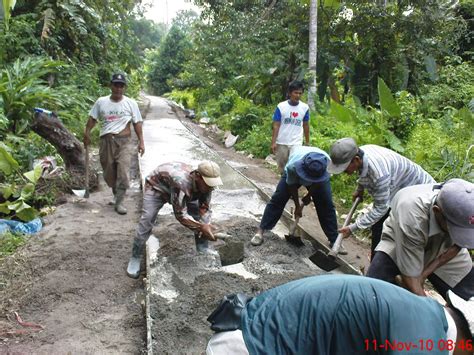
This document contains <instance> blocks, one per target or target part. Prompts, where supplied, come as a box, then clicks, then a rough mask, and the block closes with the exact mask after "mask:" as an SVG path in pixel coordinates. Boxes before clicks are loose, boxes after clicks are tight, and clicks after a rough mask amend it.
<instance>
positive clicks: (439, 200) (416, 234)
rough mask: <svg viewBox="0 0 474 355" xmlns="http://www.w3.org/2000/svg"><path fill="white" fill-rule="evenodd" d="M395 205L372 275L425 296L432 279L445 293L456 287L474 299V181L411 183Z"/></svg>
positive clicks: (458, 293)
mask: <svg viewBox="0 0 474 355" xmlns="http://www.w3.org/2000/svg"><path fill="white" fill-rule="evenodd" d="M391 209H392V210H391V212H390V216H389V218H388V219H387V220H386V221H385V223H384V227H383V231H382V240H381V241H380V243H379V245H378V246H377V248H376V249H375V256H374V258H373V260H372V263H371V264H370V267H369V270H368V271H367V276H369V277H373V278H377V279H381V280H384V281H388V282H391V283H399V284H401V285H403V286H404V287H406V288H407V289H408V290H410V291H411V292H413V293H416V294H417V295H420V296H425V291H424V287H423V285H424V283H425V280H426V279H428V280H430V282H431V283H432V284H433V286H434V288H435V289H436V291H438V293H439V294H440V295H441V296H443V297H445V298H446V294H447V291H448V290H452V291H453V292H455V293H456V294H457V295H459V296H460V297H462V298H464V299H465V300H469V299H471V298H472V299H474V271H473V268H472V260H471V256H470V255H469V252H468V250H467V249H466V248H468V249H473V248H474V184H472V183H470V182H468V181H465V180H462V179H451V180H448V181H447V182H445V183H444V184H443V185H433V184H427V185H415V186H410V187H406V188H404V189H402V190H400V191H399V192H398V193H397V194H396V195H395V197H394V198H393V201H392V203H391ZM397 275H401V280H400V279H399V276H397Z"/></svg>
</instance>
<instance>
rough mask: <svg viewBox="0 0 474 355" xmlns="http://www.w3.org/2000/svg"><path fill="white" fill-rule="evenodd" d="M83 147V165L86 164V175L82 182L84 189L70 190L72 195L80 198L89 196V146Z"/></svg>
mask: <svg viewBox="0 0 474 355" xmlns="http://www.w3.org/2000/svg"><path fill="white" fill-rule="evenodd" d="M84 148H85V155H86V156H85V165H86V176H85V179H84V180H85V182H84V185H85V186H84V189H83V190H72V192H73V193H74V195H76V196H78V197H82V198H89V146H88V145H84Z"/></svg>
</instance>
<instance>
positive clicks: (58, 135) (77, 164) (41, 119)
mask: <svg viewBox="0 0 474 355" xmlns="http://www.w3.org/2000/svg"><path fill="white" fill-rule="evenodd" d="M31 128H32V130H33V132H35V133H36V134H38V135H39V136H41V137H42V138H44V139H46V140H47V141H48V142H49V143H51V144H52V145H53V146H54V147H55V148H56V150H57V151H58V153H59V155H61V157H62V158H63V160H64V165H65V167H66V170H67V171H68V172H69V173H71V174H72V175H82V176H84V173H85V159H84V158H85V156H84V148H83V145H82V143H81V142H80V141H79V140H78V139H77V138H76V137H75V136H74V135H73V134H71V133H70V132H69V131H68V130H67V128H66V127H64V125H63V123H62V122H61V121H60V120H59V119H58V117H57V116H56V115H54V114H53V115H48V114H45V113H43V112H35V118H34V121H33V124H32V126H31Z"/></svg>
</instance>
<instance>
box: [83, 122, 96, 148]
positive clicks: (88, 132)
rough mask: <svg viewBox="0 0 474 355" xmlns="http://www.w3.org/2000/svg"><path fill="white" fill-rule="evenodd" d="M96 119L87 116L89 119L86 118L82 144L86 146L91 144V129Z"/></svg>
mask: <svg viewBox="0 0 474 355" xmlns="http://www.w3.org/2000/svg"><path fill="white" fill-rule="evenodd" d="M96 123H97V121H96V120H95V119H94V118H92V117H91V116H89V119H88V120H87V123H86V129H85V130H84V140H83V142H84V146H88V145H90V144H91V130H92V128H94V126H95V125H96Z"/></svg>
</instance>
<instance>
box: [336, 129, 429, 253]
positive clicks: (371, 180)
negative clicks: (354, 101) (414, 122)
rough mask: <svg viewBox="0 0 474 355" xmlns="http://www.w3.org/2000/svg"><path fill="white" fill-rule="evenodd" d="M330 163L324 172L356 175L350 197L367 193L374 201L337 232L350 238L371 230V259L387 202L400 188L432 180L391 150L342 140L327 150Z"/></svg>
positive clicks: (387, 212)
mask: <svg viewBox="0 0 474 355" xmlns="http://www.w3.org/2000/svg"><path fill="white" fill-rule="evenodd" d="M329 155H330V157H331V161H330V163H329V165H328V172H329V173H331V174H340V173H342V172H345V173H346V174H348V175H351V174H353V173H354V172H357V174H358V175H359V179H358V181H357V182H358V186H357V189H356V191H355V192H354V193H353V195H352V197H353V199H355V198H356V197H360V198H361V199H362V198H363V196H364V190H367V191H368V192H369V194H370V195H372V197H373V199H374V204H373V207H372V208H371V210H370V211H369V212H367V213H365V214H363V215H361V216H359V217H358V218H357V219H356V221H355V222H354V223H352V224H350V225H349V226H347V227H342V228H341V229H340V230H339V232H341V233H343V235H344V237H348V236H350V235H351V234H352V233H354V232H355V231H357V230H359V229H366V228H369V227H370V228H371V229H372V245H371V256H370V258H371V259H373V257H374V252H375V247H376V246H377V244H378V243H379V242H380V236H381V235H382V226H383V222H384V221H385V220H386V219H387V217H388V215H389V212H390V206H389V204H390V201H391V200H392V198H393V196H395V194H396V193H397V192H398V191H399V190H400V189H402V188H404V187H407V186H412V185H418V184H433V183H435V180H434V179H433V178H432V177H431V175H430V174H428V173H427V172H426V171H425V170H423V168H422V167H421V166H419V165H418V164H416V163H414V162H412V161H411V160H409V159H407V158H405V157H404V156H402V155H400V154H398V153H395V152H394V151H392V150H390V149H387V148H384V147H380V146H378V145H373V144H368V145H363V146H360V147H358V146H357V144H356V142H355V141H354V139H352V138H342V139H339V140H338V141H336V142H335V143H334V144H333V145H332V146H331V148H330V151H329Z"/></svg>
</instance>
